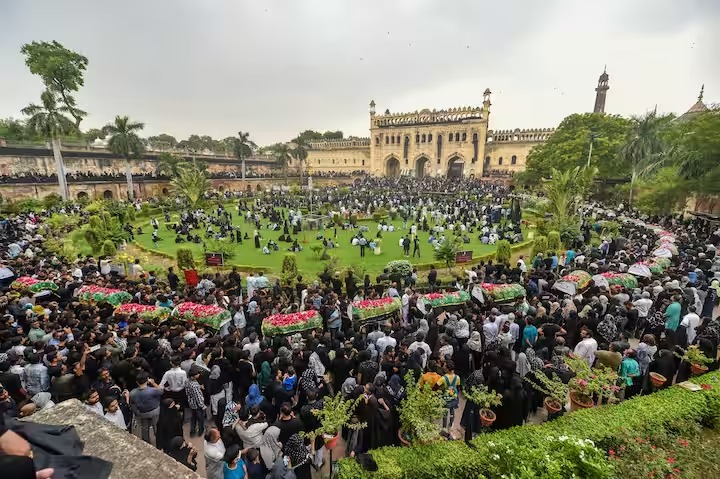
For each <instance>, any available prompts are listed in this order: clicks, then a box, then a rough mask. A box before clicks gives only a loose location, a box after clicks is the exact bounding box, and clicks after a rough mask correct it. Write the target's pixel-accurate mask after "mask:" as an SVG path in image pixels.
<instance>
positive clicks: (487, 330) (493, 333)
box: [482, 314, 500, 344]
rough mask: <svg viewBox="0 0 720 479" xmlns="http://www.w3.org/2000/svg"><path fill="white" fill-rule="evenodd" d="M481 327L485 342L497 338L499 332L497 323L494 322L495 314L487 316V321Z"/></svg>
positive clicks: (487, 342) (488, 342)
mask: <svg viewBox="0 0 720 479" xmlns="http://www.w3.org/2000/svg"><path fill="white" fill-rule="evenodd" d="M482 329H483V334H484V335H485V344H490V342H491V341H493V340H494V339H495V338H497V337H498V334H499V333H500V331H499V329H498V324H497V322H495V316H493V315H492V314H491V315H490V317H489V318H488V322H487V323H485V324H483V327H482Z"/></svg>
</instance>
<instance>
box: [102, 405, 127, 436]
mask: <svg viewBox="0 0 720 479" xmlns="http://www.w3.org/2000/svg"><path fill="white" fill-rule="evenodd" d="M105 409H107V412H106V413H105V416H104V417H105V419H107V420H108V421H110V422H111V423H113V424H115V425H116V426H117V427H119V428H120V429H123V430H127V427H128V425H127V422H125V415H124V414H123V412H122V410H121V409H120V407H119V405H118V401H117V399H113V398H107V399H106V406H105Z"/></svg>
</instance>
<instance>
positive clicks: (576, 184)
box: [543, 167, 597, 242]
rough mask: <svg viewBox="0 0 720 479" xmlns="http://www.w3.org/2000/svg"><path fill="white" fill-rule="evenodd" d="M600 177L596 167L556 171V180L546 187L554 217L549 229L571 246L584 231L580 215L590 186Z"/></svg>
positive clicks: (544, 190)
mask: <svg viewBox="0 0 720 479" xmlns="http://www.w3.org/2000/svg"><path fill="white" fill-rule="evenodd" d="M596 173H597V170H596V169H595V168H593V167H590V168H588V167H582V168H580V167H575V168H572V169H569V170H564V171H560V170H557V169H554V168H553V170H552V177H551V178H550V179H547V180H545V181H544V183H543V192H544V193H545V196H546V197H547V199H548V204H547V206H546V208H547V212H548V213H550V214H552V219H551V220H550V221H549V228H550V229H552V230H555V231H558V232H559V233H560V237H561V238H562V239H563V241H565V242H568V241H570V240H571V239H572V238H574V237H575V236H576V235H577V233H578V232H579V230H580V218H579V216H578V213H577V212H578V211H579V210H580V207H581V206H582V204H583V202H584V201H585V199H586V198H587V196H588V194H589V192H590V186H591V185H592V182H593V179H594V177H595V175H596Z"/></svg>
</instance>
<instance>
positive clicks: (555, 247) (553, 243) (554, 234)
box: [547, 231, 562, 252]
mask: <svg viewBox="0 0 720 479" xmlns="http://www.w3.org/2000/svg"><path fill="white" fill-rule="evenodd" d="M547 246H548V250H550V251H555V252H558V251H560V249H561V248H562V242H561V240H560V232H559V231H550V232H549V233H548V235H547Z"/></svg>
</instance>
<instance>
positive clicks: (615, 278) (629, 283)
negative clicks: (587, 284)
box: [592, 271, 638, 289]
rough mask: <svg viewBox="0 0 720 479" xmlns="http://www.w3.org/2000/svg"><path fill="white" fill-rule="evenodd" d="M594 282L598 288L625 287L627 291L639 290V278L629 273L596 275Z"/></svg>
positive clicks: (593, 278)
mask: <svg viewBox="0 0 720 479" xmlns="http://www.w3.org/2000/svg"><path fill="white" fill-rule="evenodd" d="M592 280H593V282H594V283H595V286H598V287H603V286H604V287H606V288H611V287H613V286H614V287H623V288H625V289H634V288H637V286H638V282H637V278H635V276H633V275H632V274H629V273H613V272H610V271H608V272H605V273H600V274H596V275H595V276H593V277H592Z"/></svg>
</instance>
